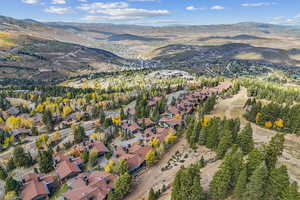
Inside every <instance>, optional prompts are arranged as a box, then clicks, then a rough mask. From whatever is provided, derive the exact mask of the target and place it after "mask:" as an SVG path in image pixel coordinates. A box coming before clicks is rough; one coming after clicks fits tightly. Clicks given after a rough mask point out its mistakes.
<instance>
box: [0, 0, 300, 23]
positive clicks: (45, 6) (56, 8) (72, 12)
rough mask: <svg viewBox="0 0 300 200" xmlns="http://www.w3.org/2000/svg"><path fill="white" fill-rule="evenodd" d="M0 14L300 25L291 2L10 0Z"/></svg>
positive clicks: (91, 19) (109, 20)
mask: <svg viewBox="0 0 300 200" xmlns="http://www.w3.org/2000/svg"><path fill="white" fill-rule="evenodd" d="M23 10H26V11H27V12H24V11H23ZM0 14H1V15H4V16H9V17H12V18H16V19H31V20H35V21H39V22H65V23H70V22H72V23H105V24H118V25H120V24H126V25H143V26H170V25H171V26H173V25H176V26H182V25H183V26H185V25H220V24H224V25H226V24H236V23H243V22H255V23H268V24H278V25H296V26H297V25H300V5H299V4H298V5H297V4H295V1H294V0H285V1H283V0H276V1H260V0H248V1H247V0H236V1H234V2H232V1H225V0H214V1H212V2H211V1H210V2H206V1H196V0H189V1H182V0H176V1H174V0H173V1H172V0H119V1H118V0H109V1H107V0H105V1H104V0H10V2H9V4H7V5H6V6H3V7H1V8H0Z"/></svg>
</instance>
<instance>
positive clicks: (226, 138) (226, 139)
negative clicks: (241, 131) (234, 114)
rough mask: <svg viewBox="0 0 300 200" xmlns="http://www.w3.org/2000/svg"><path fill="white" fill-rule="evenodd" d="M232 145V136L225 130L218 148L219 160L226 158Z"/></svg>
mask: <svg viewBox="0 0 300 200" xmlns="http://www.w3.org/2000/svg"><path fill="white" fill-rule="evenodd" d="M231 145H232V136H231V133H230V131H228V130H225V133H224V135H223V136H222V138H221V140H220V142H219V144H218V148H217V158H219V159H221V158H223V157H224V155H225V153H226V151H227V150H228V148H229V147H230V146H231Z"/></svg>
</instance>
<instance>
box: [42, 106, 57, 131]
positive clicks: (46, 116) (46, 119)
mask: <svg viewBox="0 0 300 200" xmlns="http://www.w3.org/2000/svg"><path fill="white" fill-rule="evenodd" d="M42 121H43V123H44V124H45V125H46V127H47V130H48V131H53V129H54V125H55V123H54V120H53V116H52V113H51V112H50V110H45V111H44V113H43V116H42Z"/></svg>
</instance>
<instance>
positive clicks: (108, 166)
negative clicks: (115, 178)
mask: <svg viewBox="0 0 300 200" xmlns="http://www.w3.org/2000/svg"><path fill="white" fill-rule="evenodd" d="M114 165H115V163H114V161H113V160H109V161H108V163H107V164H106V165H105V166H104V171H105V172H108V173H110V172H111V171H112V169H113V167H114Z"/></svg>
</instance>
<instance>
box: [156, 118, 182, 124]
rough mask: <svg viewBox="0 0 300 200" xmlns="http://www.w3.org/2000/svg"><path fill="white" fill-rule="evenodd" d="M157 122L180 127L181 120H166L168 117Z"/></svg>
mask: <svg viewBox="0 0 300 200" xmlns="http://www.w3.org/2000/svg"><path fill="white" fill-rule="evenodd" d="M159 121H160V122H164V123H166V124H169V125H171V126H176V125H180V124H181V123H182V120H181V119H178V118H168V117H163V118H161V119H160V120H159Z"/></svg>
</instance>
